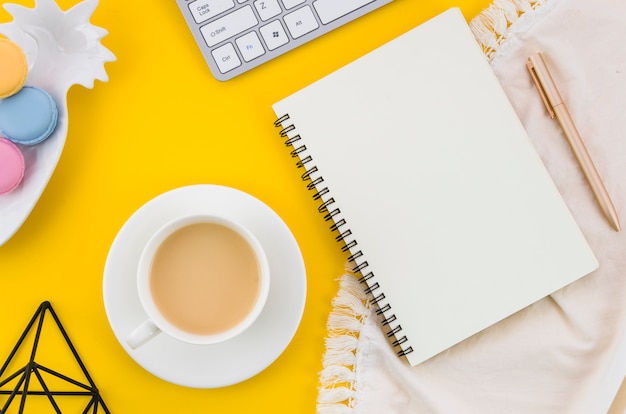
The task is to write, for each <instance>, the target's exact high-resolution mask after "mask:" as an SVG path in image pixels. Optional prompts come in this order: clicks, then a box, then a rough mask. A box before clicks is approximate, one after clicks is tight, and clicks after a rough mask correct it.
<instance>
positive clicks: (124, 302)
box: [103, 184, 306, 388]
mask: <svg viewBox="0 0 626 414" xmlns="http://www.w3.org/2000/svg"><path fill="white" fill-rule="evenodd" d="M212 212H216V213H220V214H225V215H228V216H230V217H232V218H234V219H235V220H238V221H240V222H241V223H242V224H244V225H245V226H247V227H248V228H249V229H250V230H251V231H252V232H253V233H254V235H255V236H256V237H257V238H258V239H259V241H260V242H261V244H262V245H263V247H264V249H265V250H266V253H267V256H268V259H269V262H270V274H271V284H270V285H271V287H270V293H269V297H268V300H267V304H266V305H265V308H264V310H263V313H261V315H260V316H259V318H258V319H257V321H256V322H255V323H254V325H253V326H252V327H251V328H249V329H248V330H247V331H245V332H244V333H243V334H242V335H240V336H238V337H236V338H234V339H231V340H229V341H226V342H224V343H221V344H216V345H191V344H186V343H184V342H180V341H178V340H176V339H174V338H172V337H170V336H168V335H166V334H165V333H161V334H159V335H158V336H157V337H156V338H154V339H153V340H151V341H150V342H148V343H146V344H145V345H143V346H141V347H140V348H138V349H135V350H133V349H131V348H130V347H129V346H128V345H127V344H126V341H125V338H126V336H127V335H128V334H129V332H131V331H132V330H133V329H134V328H135V327H136V326H137V325H139V324H140V323H141V322H142V321H143V320H144V319H146V318H147V315H146V313H145V312H144V310H143V308H142V306H141V303H140V302H139V296H138V294H137V286H136V278H135V271H136V268H137V263H138V261H139V255H140V253H141V249H142V246H143V245H144V244H145V243H146V242H147V240H148V238H149V237H150V235H151V234H152V233H153V232H154V231H156V230H157V229H158V228H159V227H160V226H162V225H163V224H165V223H166V222H168V221H170V220H171V219H173V218H174V217H175V216H176V215H177V214H179V213H212ZM103 290H104V305H105V309H106V313H107V316H108V318H109V323H110V324H111V327H112V328H113V332H114V333H115V336H116V337H117V340H118V341H119V342H120V344H121V345H122V347H123V348H124V350H125V351H126V352H128V354H129V355H130V356H131V357H132V358H133V359H134V360H135V361H136V362H137V363H138V364H139V365H141V366H142V367H143V368H145V369H146V370H147V371H149V372H151V373H152V374H154V375H155V376H157V377H159V378H161V379H164V380H166V381H169V382H172V383H175V384H178V385H182V386H187V387H193V388H218V387H224V386H227V385H232V384H236V383H238V382H241V381H244V380H246V379H248V378H250V377H252V376H254V375H256V374H258V373H259V372H261V371H263V370H264V369H265V368H267V367H268V366H269V365H270V364H272V362H274V361H275V360H276V359H277V358H278V357H279V356H280V354H282V352H283V351H284V350H285V349H286V348H287V346H288V345H289V343H290V342H291V339H292V338H293V336H294V334H295V332H296V330H297V328H298V325H299V324H300V319H301V318H302V312H303V311H304V302H305V297H306V273H305V269H304V261H303V259H302V254H301V252H300V249H299V247H298V244H297V242H296V240H295V238H294V237H293V235H292V233H291V231H290V230H289V228H288V227H287V225H286V224H285V223H284V222H283V221H282V219H281V218H280V217H279V216H278V215H277V214H276V213H275V212H274V211H273V210H272V209H270V208H269V207H268V206H267V205H265V204H264V203H262V202H261V201H259V200H258V199H256V198H254V197H252V196H251V195H249V194H246V193H244V192H241V191H239V190H235V189H232V188H229V187H222V186H217V185H209V184H206V185H193V186H188V187H182V188H178V189H175V190H172V191H169V192H167V193H164V194H162V195H160V196H158V197H156V198H155V199H153V200H151V201H149V202H148V203H147V204H145V205H144V206H142V207H141V208H140V209H139V210H137V212H135V214H133V215H132V216H131V217H130V219H129V220H128V221H127V222H126V223H125V224H124V226H123V227H122V229H121V230H120V231H119V233H118V234H117V237H116V238H115V240H114V242H113V244H112V246H111V250H110V251H109V255H108V257H107V261H106V265H105V268H104V282H103Z"/></svg>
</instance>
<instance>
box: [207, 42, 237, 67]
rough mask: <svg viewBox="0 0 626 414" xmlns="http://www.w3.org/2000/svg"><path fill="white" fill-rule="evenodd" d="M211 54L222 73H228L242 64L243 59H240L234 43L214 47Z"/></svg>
mask: <svg viewBox="0 0 626 414" xmlns="http://www.w3.org/2000/svg"><path fill="white" fill-rule="evenodd" d="M211 54H212V55H213V59H215V63H217V67H218V68H219V69H220V72H222V73H226V72H228V71H231V70H233V69H235V68H236V67H238V66H241V60H239V56H237V52H235V47H234V46H233V44H232V43H226V44H225V45H224V46H220V47H218V48H217V49H214V50H213V51H212V52H211Z"/></svg>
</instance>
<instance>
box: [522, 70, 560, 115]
mask: <svg viewBox="0 0 626 414" xmlns="http://www.w3.org/2000/svg"><path fill="white" fill-rule="evenodd" d="M526 68H527V69H528V72H529V73H530V77H531V79H532V80H533V82H534V84H535V86H537V90H538V91H539V96H541V100H542V101H543V104H544V105H545V107H546V109H547V110H548V115H550V118H552V119H554V117H555V116H556V115H555V114H554V110H553V109H552V105H550V101H549V100H548V95H547V94H546V91H545V90H544V89H543V85H542V84H541V81H540V80H539V77H538V76H537V72H535V65H534V64H533V62H532V60H531V59H528V62H526Z"/></svg>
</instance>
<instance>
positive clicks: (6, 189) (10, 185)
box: [0, 138, 24, 195]
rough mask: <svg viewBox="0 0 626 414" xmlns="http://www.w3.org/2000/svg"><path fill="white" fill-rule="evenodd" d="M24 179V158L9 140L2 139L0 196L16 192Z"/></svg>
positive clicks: (0, 143) (0, 145) (0, 142)
mask: <svg viewBox="0 0 626 414" xmlns="http://www.w3.org/2000/svg"><path fill="white" fill-rule="evenodd" d="M22 178H24V156H23V155H22V152H21V151H20V149H19V148H18V147H17V145H15V144H14V143H12V142H11V141H9V140H8V139H4V138H0V195H2V194H8V193H10V192H11V191H13V190H15V189H16V188H17V187H18V186H19V185H20V183H21V182H22Z"/></svg>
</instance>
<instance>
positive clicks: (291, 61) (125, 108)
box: [0, 0, 489, 413]
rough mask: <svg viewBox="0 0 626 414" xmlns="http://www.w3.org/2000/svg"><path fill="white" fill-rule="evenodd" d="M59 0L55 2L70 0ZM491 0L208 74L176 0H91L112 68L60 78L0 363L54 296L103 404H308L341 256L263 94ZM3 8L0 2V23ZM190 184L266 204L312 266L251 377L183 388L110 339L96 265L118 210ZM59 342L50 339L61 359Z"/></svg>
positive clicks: (118, 222)
mask: <svg viewBox="0 0 626 414" xmlns="http://www.w3.org/2000/svg"><path fill="white" fill-rule="evenodd" d="M338 1H339V0H338ZM11 2H14V3H19V4H23V5H26V6H28V7H32V5H33V4H34V0H12V1H11ZM6 3H8V2H6V1H0V4H6ZM58 3H59V4H60V6H61V7H62V8H63V9H64V10H65V9H68V8H69V7H71V6H73V5H75V4H76V3H77V1H76V0H58ZM488 5H489V1H487V0H466V1H452V0H450V1H444V0H441V1H437V2H429V1H410V0H396V1H395V2H393V3H391V4H389V5H387V6H384V7H383V8H382V9H379V10H377V11H375V12H373V13H371V14H369V15H367V16H365V17H363V18H361V19H359V20H357V21H355V22H352V23H350V24H349V25H347V26H344V27H342V28H339V29H338V30H336V31H334V32H332V33H330V34H328V35H326V36H324V37H323V38H320V39H317V40H316V41H313V42H311V43H309V44H307V45H304V46H303V47H300V48H299V49H297V50H295V51H292V52H290V53H288V54H287V55H284V56H282V57H279V58H278V59H275V60H274V61H271V62H269V63H267V64H265V65H263V66H261V67H259V68H257V69H255V70H253V71H251V72H248V73H247V74H245V75H243V76H240V77H238V78H235V79H233V80H231V81H227V82H218V81H216V80H214V78H213V77H212V76H211V74H210V72H209V70H208V68H207V67H206V66H205V63H204V60H203V59H202V57H201V55H200V52H199V50H198V48H197V46H196V44H195V42H194V40H193V39H192V37H191V34H190V32H189V31H188V29H187V27H186V25H185V23H184V21H183V18H182V15H181V14H180V11H179V9H178V6H177V5H176V3H175V1H174V0H167V1H166V0H158V1H133V0H126V1H122V0H101V1H100V4H99V6H98V8H97V9H96V11H95V13H94V15H93V17H92V20H91V21H92V23H93V24H95V25H97V26H100V27H102V28H105V29H106V30H108V31H109V35H108V36H106V37H105V38H104V39H103V44H104V45H105V46H106V47H107V48H108V49H109V50H111V51H112V52H113V53H114V54H115V55H116V57H117V61H116V62H113V63H108V64H106V66H105V68H106V70H107V73H108V75H109V82H107V83H102V82H96V84H95V87H94V89H93V90H90V89H86V88H83V87H81V86H75V87H74V88H72V89H71V90H70V92H69V95H68V111H69V119H70V122H69V132H68V138H67V142H66V145H65V149H64V152H63V154H62V156H61V159H60V162H59V164H58V166H57V169H56V171H55V173H54V175H53V176H52V179H51V181H50V183H49V185H48V187H47V189H46V190H45V192H44V194H43V196H42V197H41V199H40V201H39V203H38V204H37V206H36V207H35V209H34V210H33V212H32V214H31V215H30V217H29V218H28V220H27V221H26V222H25V224H24V225H23V226H22V228H21V229H20V230H19V231H18V232H17V234H16V235H15V236H14V237H13V238H12V239H11V240H9V241H8V242H7V243H6V244H5V245H4V246H0V363H2V362H4V360H5V359H6V356H8V354H9V352H10V350H11V349H12V347H13V345H14V344H15V342H16V341H17V339H18V337H19V335H20V334H21V332H22V331H23V329H24V327H25V326H26V323H27V322H28V320H29V319H30V317H31V316H32V315H33V313H34V312H35V310H36V308H37V306H38V305H39V304H40V303H41V302H42V301H44V300H49V301H50V302H51V303H52V305H53V307H54V309H55V310H56V312H57V313H58V315H59V317H60V319H61V321H62V323H63V325H64V326H65V328H66V330H67V331H68V333H69V335H70V337H71V339H72V341H73V343H74V345H75V346H76V348H77V350H78V353H79V354H80V356H81V358H82V360H83V362H84V363H85V365H86V366H87V369H88V370H89V372H90V374H91V376H92V378H93V380H94V381H95V383H96V385H97V386H98V388H99V389H100V391H101V393H102V396H103V398H104V401H105V402H106V404H107V406H108V407H109V409H110V410H111V412H113V413H165V412H184V413H209V412H217V413H312V412H314V411H315V398H316V395H317V385H318V372H319V371H320V370H321V368H322V366H321V358H322V355H323V352H324V336H325V332H326V329H325V324H326V318H327V315H328V312H329V311H330V303H331V299H332V298H333V296H334V295H335V293H336V290H337V283H336V280H335V279H336V277H338V276H340V275H341V274H342V272H343V268H344V262H345V260H346V256H344V255H343V254H342V253H341V252H340V251H339V249H338V247H337V244H336V243H335V242H334V239H333V236H332V235H331V234H330V232H329V231H328V226H327V225H326V223H324V222H323V220H322V218H321V217H320V216H319V215H318V213H317V208H316V207H317V204H316V203H314V202H313V201H312V200H311V198H310V193H309V192H308V191H307V190H306V188H305V187H304V186H303V185H302V182H301V181H300V178H299V174H298V173H296V171H295V167H294V164H293V160H292V159H291V158H290V157H289V155H288V153H287V150H286V149H285V147H284V146H283V144H282V141H281V140H280V139H279V138H278V136H277V130H276V128H274V127H273V121H274V119H275V116H274V114H273V112H272V109H271V104H272V103H274V102H275V101H277V100H279V99H281V98H283V97H285V96H287V95H289V94H291V93H292V92H294V91H296V90H298V89H300V88H302V87H304V86H306V85H308V84H310V83H311V82H313V81H315V80H316V79H318V78H320V77H322V76H323V75H326V74H328V73H329V72H331V71H333V70H335V69H337V68H339V67H341V66H343V65H345V64H347V63H348V62H350V61H352V60H353V59H355V58H357V57H358V56H361V55H362V54H364V53H366V52H368V51H370V50H372V49H373V48H375V47H377V46H379V45H381V44H383V43H385V42H386V41H388V40H390V39H392V38H394V37H395V36H397V35H399V34H401V33H403V32H405V31H407V30H409V29H410V28H412V27H414V26H416V25H417V24H419V23H422V22H423V21H425V20H427V19H428V18H431V17H433V16H435V15H436V14H438V13H439V12H442V11H444V10H445V9H447V8H449V7H453V6H459V7H460V8H461V10H462V11H463V13H464V15H465V17H466V18H467V19H468V20H469V19H471V18H473V17H474V16H475V15H477V14H478V13H479V12H480V11H481V10H483V9H484V8H486V7H487V6H488ZM9 20H11V17H10V16H9V14H8V13H6V12H5V11H4V10H0V22H7V21H9ZM197 183H215V184H222V185H227V186H232V187H235V188H238V189H241V190H243V191H246V192H248V193H250V194H252V195H254V196H256V197H257V198H259V199H261V200H262V201H263V202H265V203H266V204H268V205H269V206H270V207H271V208H273V209H274V210H275V211H276V212H277V213H278V214H279V215H280V216H281V217H282V218H283V220H284V221H285V222H286V223H287V225H288V226H289V227H290V228H291V230H292V232H293V233H294V235H295V237H296V239H297V241H298V243H299V245H300V248H301V250H302V254H303V256H304V260H305V265H306V268H307V278H308V281H307V289H308V292H307V302H306V307H305V311H304V316H303V319H302V322H301V325H300V327H299V329H298V331H297V333H296V335H295V338H294V339H293V341H292V342H291V344H290V345H289V346H288V347H287V349H286V350H285V352H284V353H283V354H282V355H281V356H280V357H279V358H278V360H277V361H276V362H275V363H274V364H272V365H271V366H270V367H269V368H268V369H266V370H265V371H263V372H261V373H260V374H259V375H257V376H255V377H253V378H251V379H249V380H247V381H245V382H243V383H240V384H237V385H233V386H230V387H226V388H221V389H191V388H184V387H180V386H177V385H173V384H170V383H168V382H166V381H163V380H161V379H159V378H157V377H154V376H153V375H151V374H150V373H148V372H147V371H145V370H144V369H143V368H142V367H141V366H139V365H138V364H136V363H135V362H134V361H133V360H132V359H131V358H130V356H128V354H127V353H126V352H125V351H124V350H123V348H122V347H121V346H120V344H119V343H118V342H117V340H116V339H115V337H114V335H113V332H112V330H111V328H110V326H109V323H108V320H107V317H106V314H105V311H104V305H103V299H102V276H103V267H104V263H105V260H106V257H107V254H108V251H109V248H110V245H111V243H112V241H113V239H114V238H115V236H116V234H117V232H118V231H119V229H120V228H121V227H122V225H123V224H124V223H125V221H126V220H127V219H128V218H129V217H130V216H131V215H132V214H133V213H134V212H135V211H136V210H137V209H138V208H139V207H141V206H142V205H143V204H144V203H146V202H148V201H149V200H150V199H152V198H154V197H156V196H157V195H159V194H161V193H163V192H166V191H168V190H171V189H173V188H176V187H180V186H185V185H189V184H197ZM0 219H1V218H0ZM62 345H63V344H62V343H60V342H58V343H56V342H53V343H52V344H50V345H49V346H48V348H47V352H49V353H51V354H52V355H53V356H54V355H55V354H59V358H61V354H62V353H63V352H64V351H63V349H64V348H63V346H62ZM166 357H167V356H164V358H166ZM68 361H69V360H68ZM68 364H69V362H68ZM68 369H69V368H68ZM4 401H5V399H4V397H1V396H0V408H1V407H2V405H3V404H4ZM27 412H29V411H27ZM30 412H34V411H30ZM76 412H81V411H76Z"/></svg>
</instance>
